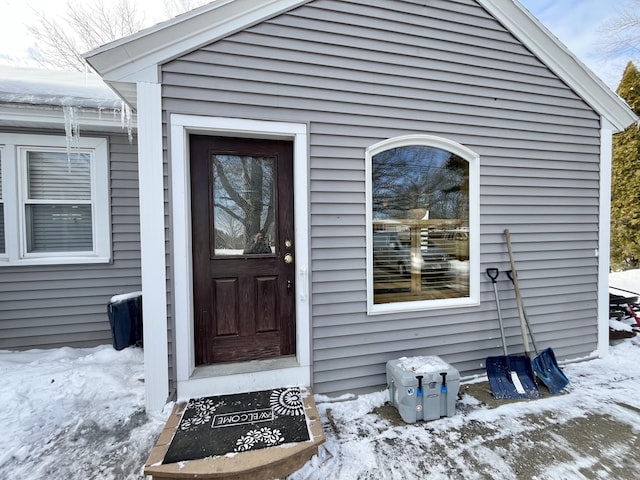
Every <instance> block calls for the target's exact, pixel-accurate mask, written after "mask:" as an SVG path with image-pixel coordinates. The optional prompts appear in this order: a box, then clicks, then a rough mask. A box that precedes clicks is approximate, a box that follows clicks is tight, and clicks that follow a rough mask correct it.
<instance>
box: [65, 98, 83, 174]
mask: <svg viewBox="0 0 640 480" xmlns="http://www.w3.org/2000/svg"><path fill="white" fill-rule="evenodd" d="M62 111H63V112H64V131H65V133H66V144H67V168H68V169H69V170H71V149H72V148H78V146H79V140H80V123H79V122H78V117H77V115H76V109H75V107H72V106H70V105H65V106H63V107H62Z"/></svg>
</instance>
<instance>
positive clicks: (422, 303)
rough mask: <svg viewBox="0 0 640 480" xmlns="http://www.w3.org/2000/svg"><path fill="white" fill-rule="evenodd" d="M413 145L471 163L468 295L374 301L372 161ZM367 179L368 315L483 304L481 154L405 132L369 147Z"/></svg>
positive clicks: (366, 156)
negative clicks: (444, 151) (481, 298)
mask: <svg viewBox="0 0 640 480" xmlns="http://www.w3.org/2000/svg"><path fill="white" fill-rule="evenodd" d="M414 145H420V146H426V147H433V148H439V149H442V150H446V151H449V152H451V153H453V154H455V155H458V156H459V157H460V158H463V159H465V160H466V161H467V162H469V295H468V296H465V297H459V298H446V299H438V300H417V301H411V302H392V303H384V304H375V303H374V294H373V233H372V232H373V185H372V176H371V175H372V160H373V157H374V156H375V155H377V154H378V153H381V152H384V151H386V150H390V149H392V148H398V147H406V146H414ZM365 178H366V180H365V181H366V209H367V211H366V222H367V227H366V230H367V237H366V249H367V250H366V251H367V313H368V314H369V315H378V314H385V313H394V312H415V311H422V310H431V309H439V308H454V307H470V306H477V305H480V156H479V155H478V154H477V153H475V152H474V151H472V150H470V149H469V148H467V147H465V146H463V145H461V144H459V143H456V142H453V141H451V140H448V139H446V138H441V137H436V136H432V135H403V136H399V137H394V138H390V139H387V140H383V141H381V142H378V143H376V144H375V145H372V146H370V147H369V148H367V149H366V151H365Z"/></svg>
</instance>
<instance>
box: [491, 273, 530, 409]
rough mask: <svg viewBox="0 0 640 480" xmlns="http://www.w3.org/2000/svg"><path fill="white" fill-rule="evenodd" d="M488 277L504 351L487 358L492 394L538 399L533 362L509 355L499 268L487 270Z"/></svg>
mask: <svg viewBox="0 0 640 480" xmlns="http://www.w3.org/2000/svg"><path fill="white" fill-rule="evenodd" d="M487 275H488V276H489V278H490V279H491V282H492V283H493V292H494V294H495V297H496V310H497V312H498V322H499V324H500V336H501V338H502V350H503V351H504V356H500V357H487V360H486V362H485V363H486V367H487V377H488V378H489V385H490V386H491V392H492V393H493V396H494V397H495V398H496V399H503V398H538V397H539V396H540V391H539V390H538V385H537V384H536V380H535V377H534V375H533V370H532V368H531V360H529V358H528V357H526V356H524V355H509V354H508V353H507V339H506V337H505V335H504V326H503V324H502V311H501V309H500V298H499V297H498V282H497V279H498V275H499V271H498V269H497V268H487Z"/></svg>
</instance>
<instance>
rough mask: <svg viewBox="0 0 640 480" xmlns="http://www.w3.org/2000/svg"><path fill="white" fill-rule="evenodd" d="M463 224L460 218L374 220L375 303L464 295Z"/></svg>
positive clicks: (466, 244) (466, 288)
mask: <svg viewBox="0 0 640 480" xmlns="http://www.w3.org/2000/svg"><path fill="white" fill-rule="evenodd" d="M467 224H468V223H467V222H466V221H465V220H462V219H430V220H427V219H388V220H376V221H374V222H373V266H374V272H373V276H374V293H375V303H388V302H393V301H402V300H427V299H439V298H452V297H459V296H463V295H468V291H469V282H468V271H469V265H468V263H469V262H468V249H469V235H468V227H467V226H466V225H467ZM465 251H466V255H465V253H464V252H465ZM458 252H460V255H458Z"/></svg>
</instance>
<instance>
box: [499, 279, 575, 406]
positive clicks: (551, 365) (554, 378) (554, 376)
mask: <svg viewBox="0 0 640 480" xmlns="http://www.w3.org/2000/svg"><path fill="white" fill-rule="evenodd" d="M507 276H508V277H509V279H510V280H511V283H513V287H514V288H518V287H516V282H514V280H513V272H511V271H510V270H509V271H507ZM516 296H517V297H519V298H520V300H519V301H520V302H521V308H522V315H523V316H524V320H525V322H526V324H527V330H528V331H529V335H530V336H531V343H532V344H533V350H534V351H535V352H536V356H535V358H534V359H533V360H531V363H532V364H533V370H534V372H535V374H536V376H537V377H538V378H539V379H540V380H541V381H542V383H544V384H545V385H546V386H547V388H548V389H549V392H550V393H551V394H552V395H555V394H556V393H560V392H561V391H562V390H564V389H565V388H566V387H567V385H569V379H568V378H567V377H566V375H565V374H564V373H563V372H562V370H561V369H560V366H559V365H558V361H557V360H556V354H555V353H554V352H553V349H552V348H551V347H548V348H546V349H544V350H543V351H542V352H540V353H539V352H538V346H537V345H536V341H535V338H534V336H533V331H532V330H531V324H530V323H529V318H528V317H527V312H525V310H524V304H522V297H520V295H516Z"/></svg>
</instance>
